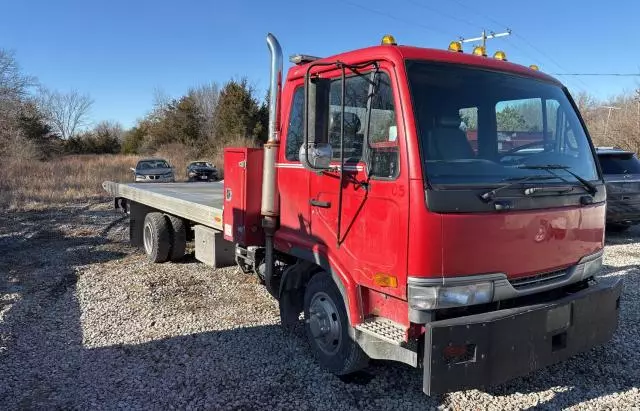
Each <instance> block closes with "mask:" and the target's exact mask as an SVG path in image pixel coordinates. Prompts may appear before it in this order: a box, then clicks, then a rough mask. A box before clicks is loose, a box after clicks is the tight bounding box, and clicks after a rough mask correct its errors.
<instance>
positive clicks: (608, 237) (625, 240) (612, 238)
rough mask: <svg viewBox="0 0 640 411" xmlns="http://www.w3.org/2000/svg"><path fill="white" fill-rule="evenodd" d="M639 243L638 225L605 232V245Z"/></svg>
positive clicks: (639, 232) (639, 228)
mask: <svg viewBox="0 0 640 411" xmlns="http://www.w3.org/2000/svg"><path fill="white" fill-rule="evenodd" d="M633 243H639V244H640V225H636V226H633V227H631V228H630V229H629V230H628V231H625V232H622V233H616V232H612V231H607V232H606V233H605V245H623V244H633Z"/></svg>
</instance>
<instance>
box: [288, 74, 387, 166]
mask: <svg viewBox="0 0 640 411" xmlns="http://www.w3.org/2000/svg"><path fill="white" fill-rule="evenodd" d="M370 90H373V97H372V100H371V113H370V118H369V144H370V146H371V148H370V150H371V153H370V159H371V162H372V164H370V171H371V175H372V176H375V177H382V178H393V177H395V176H397V174H398V162H399V160H398V142H397V126H396V115H395V108H394V105H393V92H392V90H391V84H390V80H389V76H388V75H387V74H386V73H383V72H380V73H378V74H377V75H376V79H375V81H374V84H373V85H372V82H371V74H370V73H366V74H363V75H359V76H351V77H347V78H346V80H345V104H344V111H345V118H344V159H345V163H347V164H349V163H357V162H359V161H361V160H362V156H363V154H364V152H365V141H364V137H365V135H366V134H367V133H366V122H367V100H368V98H369V92H370ZM341 99H342V84H341V80H340V79H335V80H333V81H332V82H331V90H330V97H329V143H330V144H331V147H332V149H333V156H332V159H333V160H340V128H341V115H342V111H341ZM303 127H304V87H303V86H299V87H298V88H296V90H295V92H294V96H293V103H292V105H291V113H290V115H289V124H288V127H287V141H286V149H285V157H286V159H287V160H289V161H299V160H300V159H299V157H298V156H299V150H300V146H301V145H302V143H303V140H304V128H303Z"/></svg>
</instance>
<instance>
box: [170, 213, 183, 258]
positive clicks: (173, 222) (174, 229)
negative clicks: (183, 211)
mask: <svg viewBox="0 0 640 411" xmlns="http://www.w3.org/2000/svg"><path fill="white" fill-rule="evenodd" d="M166 217H167V220H169V227H170V230H169V235H170V238H171V240H170V247H169V259H170V260H171V261H178V260H181V259H182V257H184V253H185V250H186V249H187V226H186V224H185V223H184V220H183V219H181V218H178V217H175V216H172V215H167V216H166Z"/></svg>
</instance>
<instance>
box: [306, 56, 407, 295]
mask: <svg viewBox="0 0 640 411" xmlns="http://www.w3.org/2000/svg"><path fill="white" fill-rule="evenodd" d="M390 73H392V71H391V70H389V71H387V70H385V67H384V66H381V68H380V69H377V70H376V71H375V72H374V73H372V72H371V71H369V72H361V73H359V74H357V75H350V76H348V77H346V79H345V90H344V124H342V120H343V118H342V113H343V109H342V103H343V102H342V83H341V79H340V77H339V76H338V77H336V78H335V79H333V80H332V83H331V91H330V98H329V100H330V101H329V104H330V107H329V143H330V144H331V146H332V149H333V157H332V168H333V169H332V170H330V171H323V172H320V173H310V183H309V190H310V191H309V195H310V201H309V204H310V207H311V212H310V220H311V235H312V237H313V238H314V239H316V240H317V241H320V242H321V243H323V244H325V245H326V246H327V248H328V250H329V252H330V253H332V254H333V256H334V257H335V258H337V259H338V260H339V261H340V263H341V264H342V265H343V267H344V268H345V269H347V270H348V271H349V274H350V275H351V276H352V277H353V278H354V280H355V281H356V282H357V283H358V284H361V285H364V286H366V287H369V288H373V289H377V290H379V291H382V292H384V293H386V294H391V295H395V296H398V297H404V296H405V294H406V287H404V286H402V285H403V284H406V283H405V281H406V275H407V274H406V270H407V261H406V259H407V243H408V231H409V228H408V216H409V210H408V207H409V191H408V188H407V183H408V180H407V178H408V177H407V176H408V173H407V172H406V165H405V163H404V162H403V161H404V156H402V155H401V153H402V152H403V150H404V144H403V137H404V132H403V130H402V128H401V127H398V124H403V122H402V120H401V118H400V115H399V113H398V111H397V110H396V107H398V106H399V104H397V103H396V102H397V100H398V98H397V95H396V93H395V92H394V87H392V78H393V77H392V76H391V75H390ZM341 129H342V130H343V133H344V140H343V151H344V156H343V159H344V160H343V164H342V165H341V163H340V162H341V149H340V135H341ZM340 167H342V176H341V172H340V170H339V169H340ZM340 197H342V198H340ZM376 274H386V275H390V276H393V277H396V278H397V283H398V286H396V287H380V286H378V285H376V284H375V283H374V276H375V275H376Z"/></svg>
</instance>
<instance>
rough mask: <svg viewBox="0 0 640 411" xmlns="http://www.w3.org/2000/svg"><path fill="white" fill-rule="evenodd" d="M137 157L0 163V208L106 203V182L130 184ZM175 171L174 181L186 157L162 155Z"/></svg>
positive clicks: (99, 156)
mask: <svg viewBox="0 0 640 411" xmlns="http://www.w3.org/2000/svg"><path fill="white" fill-rule="evenodd" d="M139 158H140V156H128V155H77V156H65V157H60V158H56V159H53V160H50V161H42V162H41V161H26V160H12V159H5V160H4V161H1V162H0V207H2V208H3V209H9V210H23V209H40V208H46V207H48V206H51V205H55V204H65V203H70V202H74V203H83V202H85V203H86V202H89V201H104V200H107V199H108V196H107V194H106V192H105V191H104V190H103V189H102V183H103V182H104V181H106V180H110V181H121V182H130V181H132V173H131V170H130V169H129V168H130V167H134V166H135V164H136V161H137V160H138V159H139ZM164 158H166V159H167V160H168V161H169V162H170V163H171V165H172V166H174V167H175V172H176V180H180V179H182V178H183V177H184V170H185V168H186V163H187V160H186V156H184V155H181V154H180V153H179V152H173V153H171V155H166V156H165V157H164Z"/></svg>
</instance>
